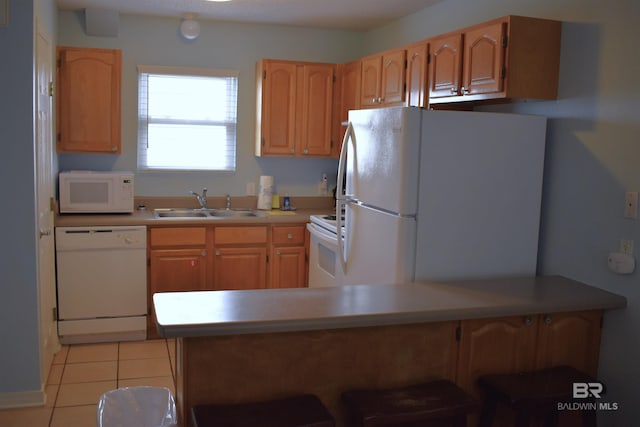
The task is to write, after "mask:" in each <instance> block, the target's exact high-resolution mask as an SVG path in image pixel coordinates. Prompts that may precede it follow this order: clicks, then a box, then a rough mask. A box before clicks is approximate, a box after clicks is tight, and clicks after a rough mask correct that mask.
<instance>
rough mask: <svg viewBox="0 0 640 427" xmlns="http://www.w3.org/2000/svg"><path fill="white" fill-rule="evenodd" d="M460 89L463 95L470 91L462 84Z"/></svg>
mask: <svg viewBox="0 0 640 427" xmlns="http://www.w3.org/2000/svg"><path fill="white" fill-rule="evenodd" d="M460 91H461V92H462V94H463V95H469V94H470V93H471V91H470V90H469V88H466V87H464V86H462V88H461V89H460Z"/></svg>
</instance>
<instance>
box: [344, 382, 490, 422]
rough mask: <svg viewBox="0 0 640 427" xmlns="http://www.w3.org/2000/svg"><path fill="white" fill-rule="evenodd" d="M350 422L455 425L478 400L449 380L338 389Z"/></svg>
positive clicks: (461, 420)
mask: <svg viewBox="0 0 640 427" xmlns="http://www.w3.org/2000/svg"><path fill="white" fill-rule="evenodd" d="M342 400H343V402H344V403H345V405H346V407H347V410H348V413H349V416H350V421H351V424H349V425H351V426H354V427H355V426H357V427H373V426H375V427H383V426H406V427H410V426H421V427H429V426H456V427H457V426H459V427H463V426H466V425H467V415H468V414H469V413H471V412H474V411H475V410H476V409H477V408H478V403H477V402H476V401H475V400H474V399H473V398H472V397H471V396H470V395H468V394H467V393H465V392H464V391H463V390H462V389H460V388H459V387H458V386H456V385H455V384H454V383H452V382H451V381H447V380H436V381H431V382H428V383H423V384H416V385H411V386H408V387H402V388H392V389H385V390H351V391H346V392H344V393H342Z"/></svg>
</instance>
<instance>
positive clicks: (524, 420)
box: [516, 409, 530, 427]
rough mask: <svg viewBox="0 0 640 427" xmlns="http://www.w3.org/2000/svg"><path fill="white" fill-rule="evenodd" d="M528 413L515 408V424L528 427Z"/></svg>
mask: <svg viewBox="0 0 640 427" xmlns="http://www.w3.org/2000/svg"><path fill="white" fill-rule="evenodd" d="M529 421H530V420H529V414H528V413H527V412H526V411H523V410H519V409H516V426H517V427H529Z"/></svg>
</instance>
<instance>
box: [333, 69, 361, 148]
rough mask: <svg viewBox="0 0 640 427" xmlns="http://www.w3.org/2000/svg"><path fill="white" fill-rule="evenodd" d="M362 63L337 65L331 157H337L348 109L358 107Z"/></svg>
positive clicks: (347, 118)
mask: <svg viewBox="0 0 640 427" xmlns="http://www.w3.org/2000/svg"><path fill="white" fill-rule="evenodd" d="M361 68H362V63H361V61H360V60H356V61H352V62H349V63H347V64H341V65H338V68H337V84H336V90H337V92H334V93H336V98H337V102H334V106H335V113H334V126H333V141H334V144H333V147H332V149H331V157H336V158H337V157H339V156H340V149H341V148H342V140H343V137H344V132H345V129H346V126H343V124H346V123H347V122H348V120H349V110H358V109H360V79H361V77H362V71H361Z"/></svg>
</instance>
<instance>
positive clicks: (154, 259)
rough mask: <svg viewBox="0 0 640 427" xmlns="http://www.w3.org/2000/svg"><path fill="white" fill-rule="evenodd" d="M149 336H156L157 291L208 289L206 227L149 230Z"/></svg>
mask: <svg viewBox="0 0 640 427" xmlns="http://www.w3.org/2000/svg"><path fill="white" fill-rule="evenodd" d="M148 233H149V235H148V241H149V248H148V258H149V261H148V264H149V265H148V274H147V283H148V307H149V309H148V314H149V316H148V318H147V319H148V320H147V331H148V335H149V337H150V338H151V337H156V336H157V334H156V332H155V330H156V327H155V323H156V321H155V314H154V313H153V300H152V298H153V294H154V293H157V292H179V291H198V290H204V289H207V282H208V276H207V274H208V270H209V256H208V251H207V240H208V233H209V230H207V228H206V227H168V228H151V229H149V231H148Z"/></svg>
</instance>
